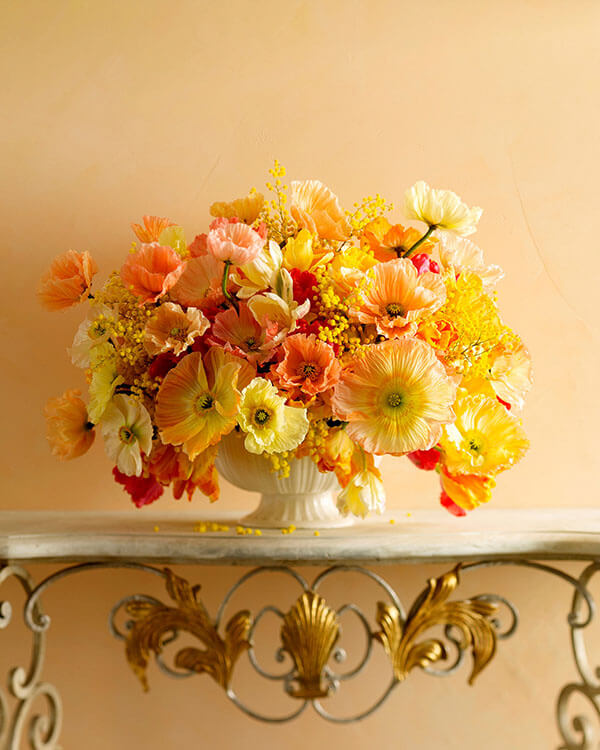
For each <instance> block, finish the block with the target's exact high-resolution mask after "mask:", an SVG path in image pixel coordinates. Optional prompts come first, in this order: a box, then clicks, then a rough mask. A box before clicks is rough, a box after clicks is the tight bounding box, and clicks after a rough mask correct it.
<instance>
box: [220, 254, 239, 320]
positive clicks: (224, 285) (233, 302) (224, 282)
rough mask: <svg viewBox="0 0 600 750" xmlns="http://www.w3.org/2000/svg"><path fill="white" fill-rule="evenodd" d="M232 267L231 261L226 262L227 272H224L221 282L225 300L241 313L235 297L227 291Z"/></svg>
mask: <svg viewBox="0 0 600 750" xmlns="http://www.w3.org/2000/svg"><path fill="white" fill-rule="evenodd" d="M230 266H231V261H230V260H226V261H225V270H224V271H223V280H222V281H221V289H222V290H223V295H224V297H225V299H226V300H227V301H228V302H229V303H230V304H231V305H232V306H233V307H234V308H235V311H236V312H239V307H238V302H237V300H236V298H235V297H232V296H231V294H229V292H228V291H227V279H228V278H229V267H230Z"/></svg>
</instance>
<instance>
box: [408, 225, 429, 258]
mask: <svg viewBox="0 0 600 750" xmlns="http://www.w3.org/2000/svg"><path fill="white" fill-rule="evenodd" d="M436 229H437V227H436V225H435V224H432V225H431V226H430V227H429V229H428V230H427V231H426V232H425V234H424V235H423V236H422V237H421V239H420V240H417V241H416V242H415V244H414V245H413V246H412V247H410V248H409V249H408V250H407V251H406V252H405V253H404V255H403V256H402V257H403V258H408V256H409V255H412V254H413V253H414V251H415V250H416V249H417V248H418V247H419V245H422V244H423V243H424V242H425V240H426V239H427V238H428V237H429V235H430V234H431V233H432V232H434V231H435V230H436Z"/></svg>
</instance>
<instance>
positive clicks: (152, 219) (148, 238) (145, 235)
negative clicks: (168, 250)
mask: <svg viewBox="0 0 600 750" xmlns="http://www.w3.org/2000/svg"><path fill="white" fill-rule="evenodd" d="M142 221H143V222H144V226H142V225H141V224H132V225H131V228H132V229H133V231H134V232H135V236H136V237H137V238H138V239H139V240H140V242H158V238H159V237H160V235H161V234H162V232H163V231H164V230H165V229H166V228H167V227H172V226H175V224H174V223H173V222H172V221H171V219H167V218H164V217H161V216H143V217H142Z"/></svg>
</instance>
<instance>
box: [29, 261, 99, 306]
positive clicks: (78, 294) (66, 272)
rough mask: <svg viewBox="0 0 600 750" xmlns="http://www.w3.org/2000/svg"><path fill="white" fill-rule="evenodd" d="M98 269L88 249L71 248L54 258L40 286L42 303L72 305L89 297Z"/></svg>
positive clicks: (39, 291) (39, 293)
mask: <svg viewBox="0 0 600 750" xmlns="http://www.w3.org/2000/svg"><path fill="white" fill-rule="evenodd" d="M96 273H98V266H97V265H96V263H95V261H94V259H93V258H92V256H91V255H90V254H89V253H88V252H87V250H85V251H84V252H83V253H78V252H77V251H76V250H68V251H67V252H66V253H63V254H62V255H59V256H58V257H57V258H55V259H54V260H53V261H52V265H51V266H50V270H49V271H48V272H47V273H45V274H44V276H43V277H42V279H41V281H40V285H39V287H38V290H37V296H38V299H39V301H40V303H41V305H42V306H43V307H44V308H45V309H46V310H50V311H54V310H62V309H64V308H65V307H71V305H75V304H77V303H78V302H81V300H82V299H83V298H84V297H86V296H87V295H88V293H89V291H90V286H91V284H92V277H93V276H94V274H96Z"/></svg>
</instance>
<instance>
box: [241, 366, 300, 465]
mask: <svg viewBox="0 0 600 750" xmlns="http://www.w3.org/2000/svg"><path fill="white" fill-rule="evenodd" d="M237 419H238V424H239V426H240V427H241V428H242V430H243V431H244V432H245V433H246V439H245V441H244V447H245V448H246V450H247V451H248V452H249V453H257V454H261V453H263V452H266V453H283V452H284V451H291V450H294V448H297V447H298V445H300V443H301V442H302V441H303V440H304V437H305V435H306V432H307V430H308V419H307V417H306V409H298V408H296V407H294V406H286V405H285V399H283V398H282V397H281V396H280V395H279V394H278V392H277V388H275V386H274V385H273V384H272V383H270V382H269V381H268V380H266V379H265V378H254V380H252V381H251V383H250V384H249V385H248V386H246V388H244V390H243V392H242V400H241V402H240V407H239V414H238V418H237Z"/></svg>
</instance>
